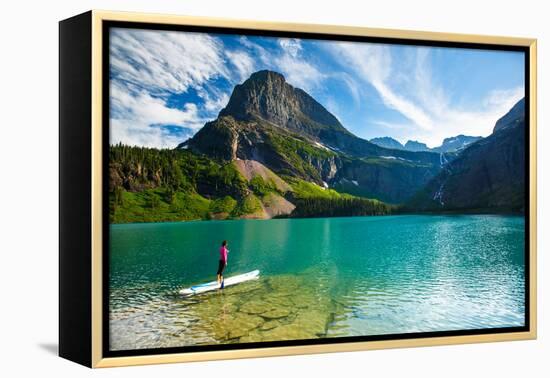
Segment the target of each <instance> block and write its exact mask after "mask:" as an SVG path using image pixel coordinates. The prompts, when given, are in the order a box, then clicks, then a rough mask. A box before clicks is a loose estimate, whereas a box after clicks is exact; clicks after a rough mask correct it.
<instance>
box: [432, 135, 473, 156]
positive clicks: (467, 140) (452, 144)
mask: <svg viewBox="0 0 550 378" xmlns="http://www.w3.org/2000/svg"><path fill="white" fill-rule="evenodd" d="M480 139H482V137H479V136H468V135H462V134H460V135H457V136H455V137H451V138H445V139H444V140H443V143H442V144H441V146H439V147H435V148H432V149H431V151H435V152H455V151H459V150H461V149H463V148H465V147H466V146H468V145H470V144H472V143H474V142H477V141H478V140H480Z"/></svg>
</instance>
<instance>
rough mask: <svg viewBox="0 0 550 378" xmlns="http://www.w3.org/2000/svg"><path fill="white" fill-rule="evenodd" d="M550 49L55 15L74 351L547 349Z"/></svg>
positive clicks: (182, 357)
mask: <svg viewBox="0 0 550 378" xmlns="http://www.w3.org/2000/svg"><path fill="white" fill-rule="evenodd" d="M535 126H536V41H535V40H533V39H523V38H510V37H489V36H474V35H457V34H443V33H430V32H412V31H399V30H380V29H370V28H362V27H344V26H328V25H308V24H303V25H302V24H284V23H260V22H254V21H235V20H223V19H209V18H193V17H183V16H162V15H148V14H133V13H113V12H102V11H101V12H100V11H91V12H88V13H85V14H82V15H79V16H75V17H73V18H70V19H67V20H64V21H61V22H60V273H59V274H60V276H59V280H60V281H59V282H60V286H59V287H60V293H59V294H60V298H59V299H60V309H59V310H60V314H59V319H60V327H59V330H60V334H59V343H60V344H59V351H60V355H61V356H62V357H65V358H67V359H70V360H73V361H75V362H78V363H81V364H83V365H86V366H90V367H107V366H120V365H137V364H148V363H165V362H178V361H199V360H210V359H222V358H241V357H254V356H275V355H286V354H301V353H321V352H330V351H351V350H361V349H373V348H393V347H406V346H428V345H441V344H455V343H471V342H487V341H503V340H520V339H532V338H535V337H536V295H535V294H536V291H535V289H536V288H535V283H536V255H535V251H536V246H535V240H536V237H535V236H536V165H535V164H536V160H535V159H536V131H535V130H536V128H535Z"/></svg>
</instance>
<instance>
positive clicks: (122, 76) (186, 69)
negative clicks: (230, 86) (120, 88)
mask: <svg viewBox="0 0 550 378" xmlns="http://www.w3.org/2000/svg"><path fill="white" fill-rule="evenodd" d="M111 33H112V34H111V37H110V66H111V72H112V73H113V74H114V78H116V79H118V80H121V81H124V82H128V83H132V84H134V85H137V86H140V87H143V88H147V89H148V90H149V91H151V92H158V91H171V92H185V91H186V90H187V89H188V88H189V87H190V86H196V85H201V84H203V83H205V82H206V81H208V80H209V79H211V78H212V77H216V76H225V77H227V76H228V72H227V71H226V67H225V63H224V59H223V45H222V44H221V43H220V42H219V41H218V40H216V39H215V38H214V37H211V36H209V35H207V34H201V33H181V32H172V31H150V30H138V29H113V30H112V32H111Z"/></svg>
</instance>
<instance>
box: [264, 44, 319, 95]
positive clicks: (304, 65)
mask: <svg viewBox="0 0 550 378" xmlns="http://www.w3.org/2000/svg"><path fill="white" fill-rule="evenodd" d="M277 42H278V44H279V46H280V48H281V53H280V54H276V55H275V56H274V57H273V58H272V59H271V62H272V64H273V65H274V67H275V69H276V70H278V71H281V72H282V73H283V75H284V76H285V78H286V81H287V82H288V83H290V84H291V85H293V86H295V87H298V88H301V89H303V90H305V91H306V92H313V91H314V90H315V88H316V87H318V86H319V85H320V83H321V81H322V80H323V79H324V78H325V77H326V76H325V75H324V74H322V73H321V72H320V71H319V70H318V69H317V67H315V66H314V65H313V64H311V63H309V62H308V61H307V58H304V57H303V56H302V53H301V52H302V45H301V43H300V40H298V39H287V38H279V39H278V40H277Z"/></svg>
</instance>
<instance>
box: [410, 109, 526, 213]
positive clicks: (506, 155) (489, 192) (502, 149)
mask: <svg viewBox="0 0 550 378" xmlns="http://www.w3.org/2000/svg"><path fill="white" fill-rule="evenodd" d="M525 158H526V157H525V111H524V100H523V99H522V100H521V101H519V102H518V103H517V104H516V105H515V106H514V107H513V108H512V109H511V110H510V112H508V113H507V114H506V115H505V116H504V117H502V118H501V119H500V120H499V121H497V123H496V125H495V128H494V131H493V133H492V134H491V135H490V136H489V137H487V138H484V139H482V140H480V141H478V142H475V143H473V144H472V145H470V146H469V147H467V148H465V149H464V150H463V151H462V152H461V153H460V154H459V155H458V156H457V158H456V159H454V160H453V161H452V162H450V163H449V164H447V165H446V166H445V167H444V169H443V170H442V171H441V172H440V173H439V174H438V175H437V176H436V177H435V178H434V179H432V180H431V181H430V182H429V183H428V185H426V187H425V188H424V189H423V190H421V191H420V192H419V193H418V194H417V195H415V197H414V198H413V199H412V200H411V201H410V202H409V204H408V206H409V207H410V208H411V209H420V210H458V209H482V210H491V209H494V210H502V211H524V208H525V203H524V201H525Z"/></svg>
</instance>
